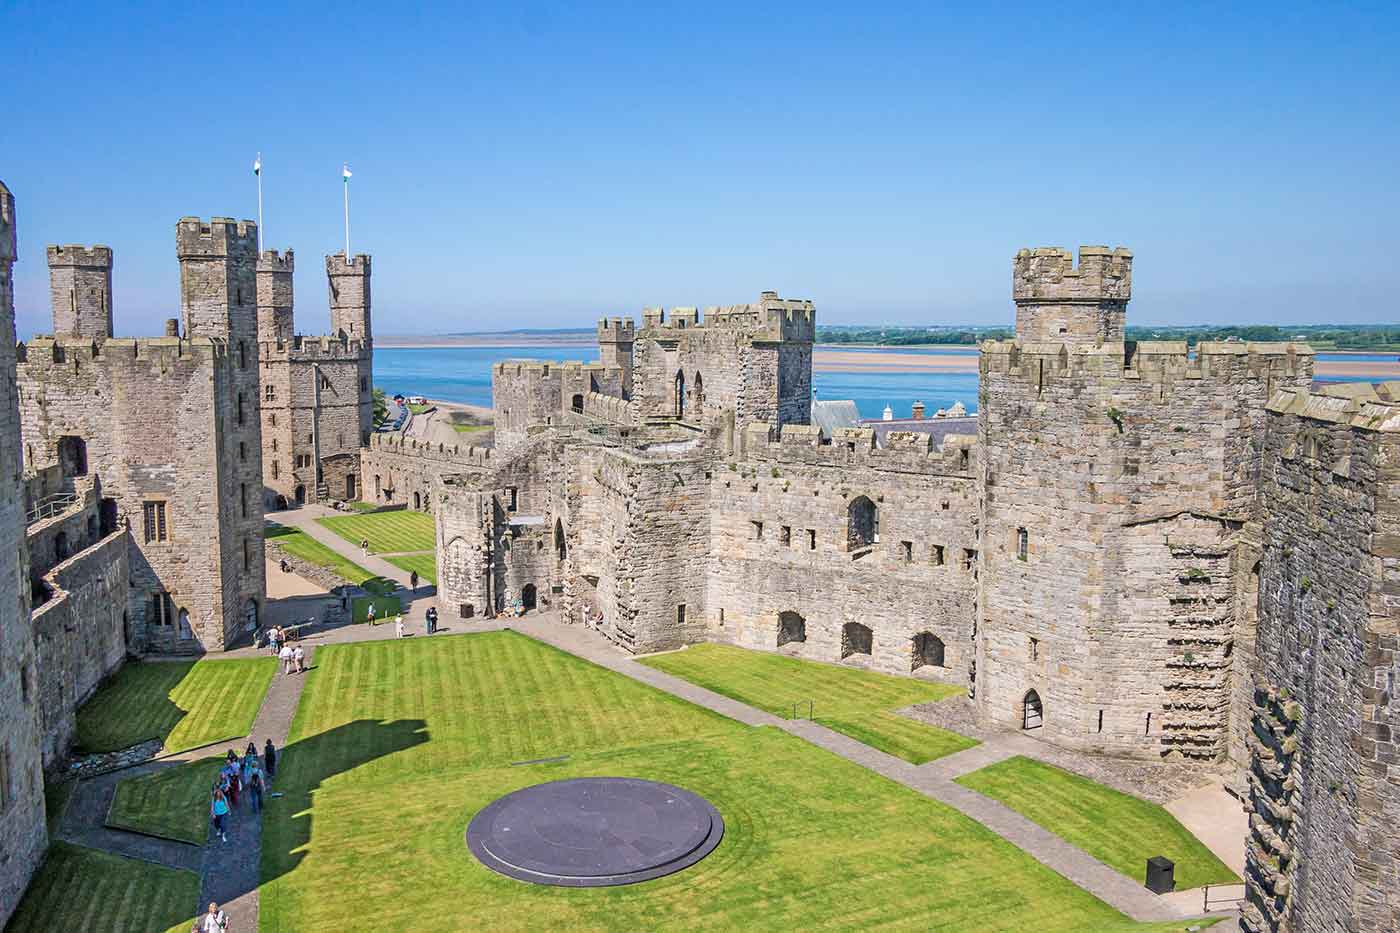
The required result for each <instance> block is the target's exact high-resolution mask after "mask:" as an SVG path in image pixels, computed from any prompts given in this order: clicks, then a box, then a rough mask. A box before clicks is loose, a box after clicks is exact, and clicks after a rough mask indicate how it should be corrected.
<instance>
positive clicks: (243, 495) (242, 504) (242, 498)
mask: <svg viewBox="0 0 1400 933" xmlns="http://www.w3.org/2000/svg"><path fill="white" fill-rule="evenodd" d="M238 509H239V511H241V512H242V513H243V517H244V518H247V517H248V484H247V483H239V484H238Z"/></svg>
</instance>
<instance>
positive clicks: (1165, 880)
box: [1147, 855, 1176, 894]
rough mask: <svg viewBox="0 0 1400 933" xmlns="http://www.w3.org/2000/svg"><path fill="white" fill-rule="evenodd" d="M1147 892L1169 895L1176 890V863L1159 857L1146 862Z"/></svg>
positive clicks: (1153, 857)
mask: <svg viewBox="0 0 1400 933" xmlns="http://www.w3.org/2000/svg"><path fill="white" fill-rule="evenodd" d="M1147 890H1149V891H1151V892H1152V893H1153V894H1170V893H1172V892H1173V891H1175V890H1176V863H1175V862H1173V861H1172V860H1171V859H1169V858H1166V857H1165V856H1161V855H1154V856H1152V858H1150V859H1148V860H1147Z"/></svg>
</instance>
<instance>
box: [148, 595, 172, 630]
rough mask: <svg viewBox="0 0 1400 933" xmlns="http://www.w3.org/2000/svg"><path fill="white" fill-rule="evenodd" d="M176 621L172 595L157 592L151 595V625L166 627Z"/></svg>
mask: <svg viewBox="0 0 1400 933" xmlns="http://www.w3.org/2000/svg"><path fill="white" fill-rule="evenodd" d="M174 621H175V613H174V611H173V606H172V604H171V602H170V594H169V593H166V592H164V591H163V590H157V591H156V592H154V593H152V594H151V624H152V625H158V626H161V627H165V626H167V625H170V624H171V623H173V622H174Z"/></svg>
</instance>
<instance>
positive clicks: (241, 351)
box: [238, 297, 248, 369]
mask: <svg viewBox="0 0 1400 933" xmlns="http://www.w3.org/2000/svg"><path fill="white" fill-rule="evenodd" d="M238 303H239V304H242V303H243V299H242V297H240V298H239V299H238ZM238 368H239V369H247V368H248V344H247V342H245V341H242V340H240V341H238Z"/></svg>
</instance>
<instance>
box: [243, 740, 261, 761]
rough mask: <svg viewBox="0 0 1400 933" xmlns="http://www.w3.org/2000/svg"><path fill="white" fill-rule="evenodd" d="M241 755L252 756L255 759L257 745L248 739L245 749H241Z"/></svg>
mask: <svg viewBox="0 0 1400 933" xmlns="http://www.w3.org/2000/svg"><path fill="white" fill-rule="evenodd" d="M243 754H244V755H252V756H253V757H254V758H257V757H258V743H256V742H254V741H253V740H252V739H249V740H248V745H247V747H246V748H244V749H243Z"/></svg>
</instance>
